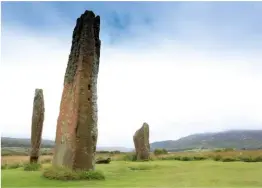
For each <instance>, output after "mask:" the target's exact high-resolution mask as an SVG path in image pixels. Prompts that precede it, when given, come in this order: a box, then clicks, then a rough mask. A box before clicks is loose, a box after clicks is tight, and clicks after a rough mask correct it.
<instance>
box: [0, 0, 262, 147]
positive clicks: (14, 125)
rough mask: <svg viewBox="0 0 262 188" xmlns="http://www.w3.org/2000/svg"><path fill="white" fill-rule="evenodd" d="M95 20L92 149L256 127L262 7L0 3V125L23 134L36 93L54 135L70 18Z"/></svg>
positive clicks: (260, 110) (260, 107)
mask: <svg viewBox="0 0 262 188" xmlns="http://www.w3.org/2000/svg"><path fill="white" fill-rule="evenodd" d="M85 10H92V11H94V13H95V14H98V15H100V17H101V29H100V39H101V41H102V45H101V57H100V67H99V75H98V132H99V133H98V134H99V135H98V146H123V147H134V144H133V134H134V133H135V131H136V130H137V129H139V128H140V127H141V126H142V124H143V122H147V123H148V124H149V126H150V142H154V141H161V140H175V139H178V138H180V137H183V136H187V135H189V134H194V133H203V132H214V131H224V130H234V129H252V130H257V129H262V97H261V96H262V87H261V86H262V24H261V23H262V2H2V3H1V64H0V67H1V69H0V79H1V92H0V104H1V105H0V114H1V118H0V126H1V133H2V136H9V137H21V138H29V137H30V134H31V118H32V109H33V97H34V91H35V88H42V89H43V90H44V100H45V120H44V128H43V138H45V139H55V131H56V124H57V118H58V114H59V108H60V101H61V96H62V91H63V80H64V74H65V70H66V66H67V61H68V56H69V53H70V48H71V41H72V32H73V29H74V27H75V24H76V19H77V18H78V17H79V16H80V15H81V14H82V13H83V12H84V11H85Z"/></svg>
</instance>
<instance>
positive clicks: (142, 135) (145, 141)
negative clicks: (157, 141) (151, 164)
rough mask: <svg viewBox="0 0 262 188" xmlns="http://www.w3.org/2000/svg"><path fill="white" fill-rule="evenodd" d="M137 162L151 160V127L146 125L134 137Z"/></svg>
mask: <svg viewBox="0 0 262 188" xmlns="http://www.w3.org/2000/svg"><path fill="white" fill-rule="evenodd" d="M133 140H134V144H135V149H136V157H137V160H149V156H150V144H149V125H148V124H147V123H144V124H143V126H142V127H141V128H140V129H138V130H137V131H136V132H135V135H134V136H133Z"/></svg>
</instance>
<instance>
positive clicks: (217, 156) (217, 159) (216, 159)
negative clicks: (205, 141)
mask: <svg viewBox="0 0 262 188" xmlns="http://www.w3.org/2000/svg"><path fill="white" fill-rule="evenodd" d="M212 158H213V159H214V161H220V160H221V159H222V156H221V155H216V156H214V157H212Z"/></svg>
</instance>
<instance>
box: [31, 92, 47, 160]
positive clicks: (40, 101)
mask: <svg viewBox="0 0 262 188" xmlns="http://www.w3.org/2000/svg"><path fill="white" fill-rule="evenodd" d="M44 106H45V105H44V95H43V90H42V89H35V97H34V105H33V115H32V128H31V152H30V163H37V162H38V158H39V151H40V145H41V140H42V130H43V123H44V114H45V107H44Z"/></svg>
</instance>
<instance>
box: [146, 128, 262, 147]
mask: <svg viewBox="0 0 262 188" xmlns="http://www.w3.org/2000/svg"><path fill="white" fill-rule="evenodd" d="M155 148H165V149H168V150H169V151H176V150H177V151H179V150H187V149H188V150H190V149H200V148H202V149H214V148H235V149H243V148H245V149H257V148H261V149H262V130H236V131H225V132H218V133H202V134H193V135H189V136H186V137H183V138H180V139H178V140H166V141H160V142H153V143H151V149H152V150H154V149H155Z"/></svg>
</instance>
